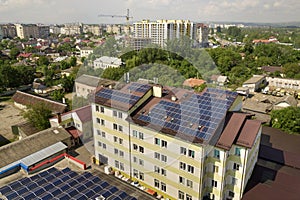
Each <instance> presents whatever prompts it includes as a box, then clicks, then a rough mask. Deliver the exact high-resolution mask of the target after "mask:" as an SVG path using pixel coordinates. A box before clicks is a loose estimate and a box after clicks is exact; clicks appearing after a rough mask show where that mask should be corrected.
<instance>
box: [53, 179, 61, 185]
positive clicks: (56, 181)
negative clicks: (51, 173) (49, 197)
mask: <svg viewBox="0 0 300 200" xmlns="http://www.w3.org/2000/svg"><path fill="white" fill-rule="evenodd" d="M62 183H63V182H62V181H61V180H60V179H57V180H55V181H53V185H55V186H58V185H60V184H62Z"/></svg>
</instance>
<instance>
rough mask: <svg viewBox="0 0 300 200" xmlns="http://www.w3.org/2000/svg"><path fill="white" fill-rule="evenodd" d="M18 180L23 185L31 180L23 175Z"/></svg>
mask: <svg viewBox="0 0 300 200" xmlns="http://www.w3.org/2000/svg"><path fill="white" fill-rule="evenodd" d="M19 182H20V183H22V184H23V185H25V184H27V183H29V182H31V179H30V178H28V177H25V178H22V179H20V180H19Z"/></svg>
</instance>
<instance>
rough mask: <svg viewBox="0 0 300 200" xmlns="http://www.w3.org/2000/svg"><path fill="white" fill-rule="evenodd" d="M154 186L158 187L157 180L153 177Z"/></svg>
mask: <svg viewBox="0 0 300 200" xmlns="http://www.w3.org/2000/svg"><path fill="white" fill-rule="evenodd" d="M154 187H157V188H159V180H157V179H154Z"/></svg>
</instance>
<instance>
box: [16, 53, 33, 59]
mask: <svg viewBox="0 0 300 200" xmlns="http://www.w3.org/2000/svg"><path fill="white" fill-rule="evenodd" d="M31 56H32V53H20V54H19V55H18V60H22V59H29V58H31Z"/></svg>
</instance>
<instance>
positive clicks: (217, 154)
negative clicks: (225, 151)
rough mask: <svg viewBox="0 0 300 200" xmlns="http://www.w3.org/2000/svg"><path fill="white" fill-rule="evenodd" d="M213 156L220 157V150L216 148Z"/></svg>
mask: <svg viewBox="0 0 300 200" xmlns="http://www.w3.org/2000/svg"><path fill="white" fill-rule="evenodd" d="M214 157H215V158H218V159H219V158H220V151H219V150H217V149H215V150H214Z"/></svg>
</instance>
